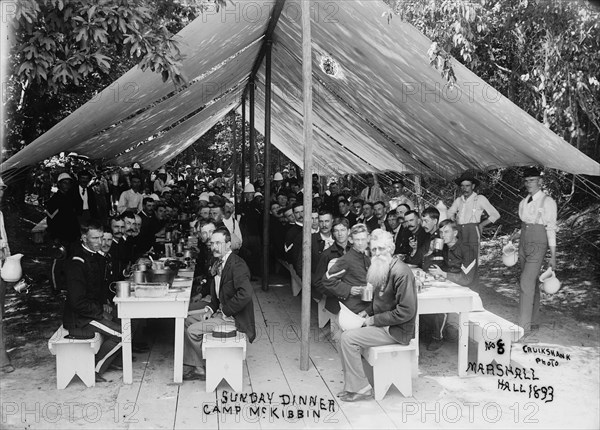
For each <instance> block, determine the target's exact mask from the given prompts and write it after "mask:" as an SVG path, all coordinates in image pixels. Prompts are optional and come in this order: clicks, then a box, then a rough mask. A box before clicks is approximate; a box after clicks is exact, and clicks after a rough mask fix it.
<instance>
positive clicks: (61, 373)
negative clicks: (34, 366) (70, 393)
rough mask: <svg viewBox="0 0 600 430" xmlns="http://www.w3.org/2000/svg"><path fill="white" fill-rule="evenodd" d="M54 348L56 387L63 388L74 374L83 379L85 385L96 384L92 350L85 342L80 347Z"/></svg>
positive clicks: (92, 385)
mask: <svg viewBox="0 0 600 430" xmlns="http://www.w3.org/2000/svg"><path fill="white" fill-rule="evenodd" d="M67 346H69V348H61V346H58V347H57V348H56V388H57V389H59V390H63V389H65V388H66V387H67V385H69V383H70V382H71V380H72V379H73V377H74V376H75V375H77V376H79V378H80V379H81V380H82V381H83V383H84V384H85V386H86V387H94V386H95V385H96V372H95V360H94V352H93V350H92V349H91V348H90V346H89V345H87V344H81V348H80V349H79V350H77V348H75V349H73V347H72V345H67Z"/></svg>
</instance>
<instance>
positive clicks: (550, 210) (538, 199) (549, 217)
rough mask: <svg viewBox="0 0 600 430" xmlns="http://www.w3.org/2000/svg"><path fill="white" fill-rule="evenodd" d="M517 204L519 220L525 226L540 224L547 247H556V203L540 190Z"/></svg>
mask: <svg viewBox="0 0 600 430" xmlns="http://www.w3.org/2000/svg"><path fill="white" fill-rule="evenodd" d="M527 200H529V196H527V197H525V198H524V199H523V200H521V202H520V203H519V218H521V221H523V222H524V223H526V224H542V225H544V226H545V227H546V236H547V237H548V246H556V213H557V208H556V202H555V201H554V199H553V198H552V197H550V196H548V195H546V193H544V192H543V191H542V190H539V191H538V192H537V193H535V194H534V195H533V196H532V200H531V202H528V201H527Z"/></svg>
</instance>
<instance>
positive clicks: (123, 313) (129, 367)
mask: <svg viewBox="0 0 600 430" xmlns="http://www.w3.org/2000/svg"><path fill="white" fill-rule="evenodd" d="M173 286H174V287H181V288H183V291H170V292H168V293H167V295H166V296H164V297H135V295H134V294H133V293H132V296H131V297H126V298H119V297H115V298H114V302H115V303H116V305H117V314H118V316H119V318H120V319H121V331H122V336H123V338H122V343H123V382H124V383H125V384H131V383H133V362H132V352H131V342H132V337H131V319H133V318H175V357H174V360H173V362H174V363H173V365H174V370H173V381H174V382H177V383H181V382H183V328H184V321H185V318H186V317H187V314H188V308H189V305H190V295H191V293H192V279H191V278H189V280H186V281H181V282H177V283H174V284H173Z"/></svg>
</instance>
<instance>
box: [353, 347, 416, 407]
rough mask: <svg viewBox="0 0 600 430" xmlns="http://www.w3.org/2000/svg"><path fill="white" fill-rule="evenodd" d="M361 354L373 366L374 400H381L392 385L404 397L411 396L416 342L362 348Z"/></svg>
mask: <svg viewBox="0 0 600 430" xmlns="http://www.w3.org/2000/svg"><path fill="white" fill-rule="evenodd" d="M362 356H363V357H364V358H365V360H366V361H367V363H369V364H370V365H371V367H372V368H373V390H374V391H375V400H381V399H383V397H384V396H385V394H386V393H387V392H388V390H389V389H390V387H391V386H392V384H393V385H395V386H396V388H398V391H400V392H401V393H402V395H404V397H412V377H413V363H415V362H416V360H417V342H416V340H415V339H412V340H411V341H410V343H409V344H408V345H400V344H392V345H382V346H373V347H370V348H363V350H362Z"/></svg>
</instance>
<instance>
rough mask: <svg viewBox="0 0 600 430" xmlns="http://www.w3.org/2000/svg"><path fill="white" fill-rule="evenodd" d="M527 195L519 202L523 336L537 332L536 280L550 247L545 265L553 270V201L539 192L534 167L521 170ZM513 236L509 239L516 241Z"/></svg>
mask: <svg viewBox="0 0 600 430" xmlns="http://www.w3.org/2000/svg"><path fill="white" fill-rule="evenodd" d="M523 181H524V185H525V188H526V189H527V196H526V197H525V198H524V199H523V200H521V202H520V203H519V218H520V219H521V221H522V224H521V233H520V240H519V263H520V265H521V278H520V280H519V325H520V326H521V327H523V329H524V330H525V335H527V334H530V333H531V332H532V331H536V330H538V329H539V311H540V288H539V285H538V282H537V278H538V276H539V275H540V269H541V268H542V265H543V264H544V259H545V258H546V252H547V250H548V248H550V259H549V260H548V266H549V267H551V268H552V269H553V270H556V213H557V206H556V202H555V201H554V199H553V198H552V197H550V196H549V195H547V194H546V193H545V192H544V191H542V183H543V179H542V174H541V172H540V171H539V170H538V169H537V168H536V167H527V168H526V169H525V170H524V171H523ZM517 236H518V234H514V235H513V236H512V237H511V239H515V238H516V237H517Z"/></svg>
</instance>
